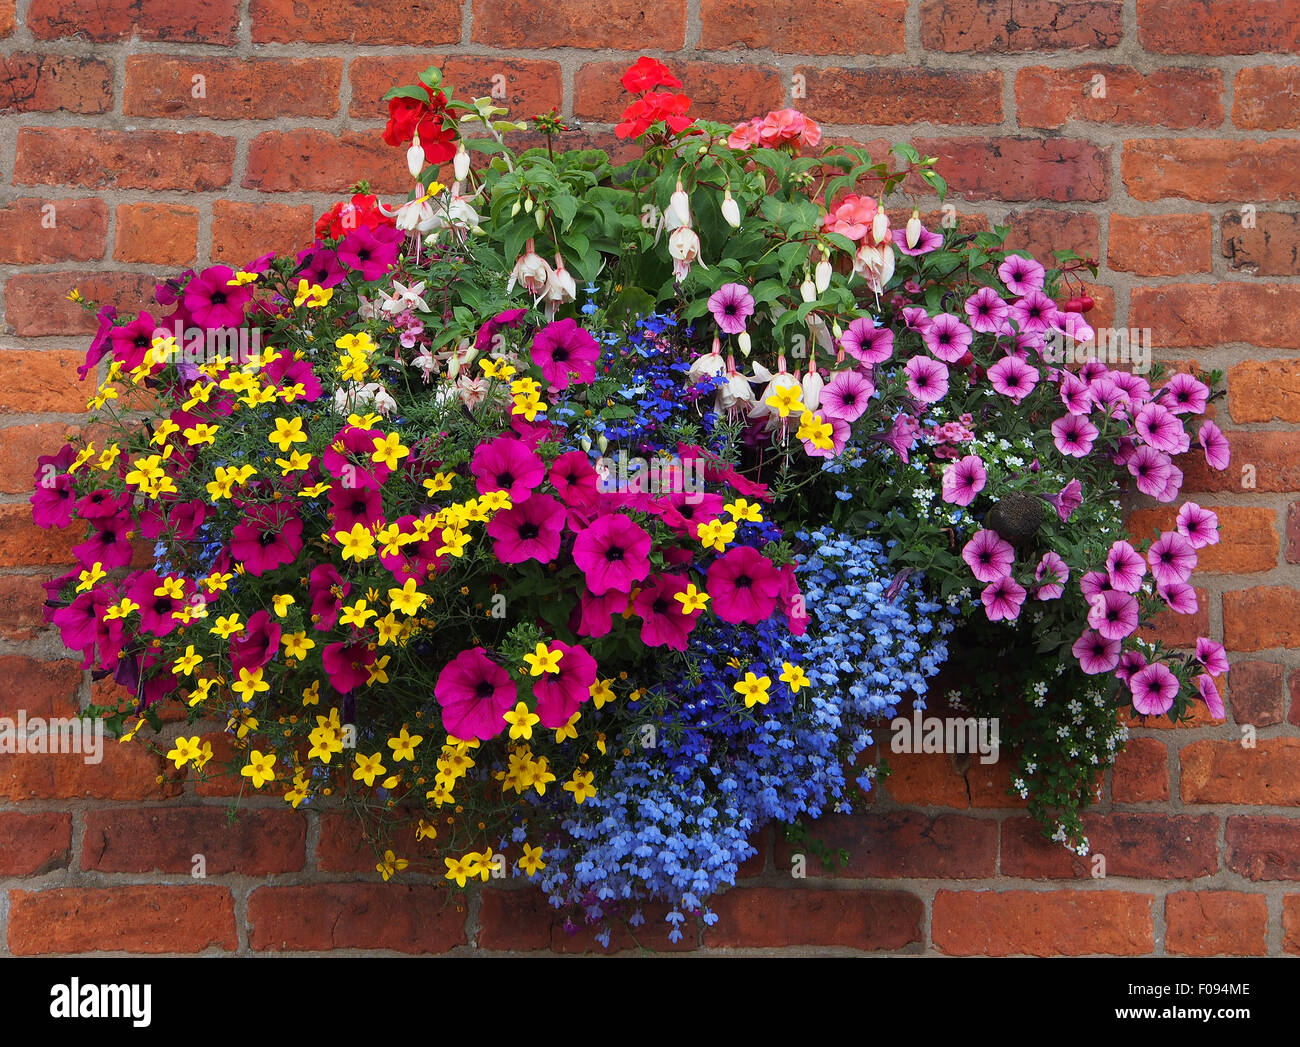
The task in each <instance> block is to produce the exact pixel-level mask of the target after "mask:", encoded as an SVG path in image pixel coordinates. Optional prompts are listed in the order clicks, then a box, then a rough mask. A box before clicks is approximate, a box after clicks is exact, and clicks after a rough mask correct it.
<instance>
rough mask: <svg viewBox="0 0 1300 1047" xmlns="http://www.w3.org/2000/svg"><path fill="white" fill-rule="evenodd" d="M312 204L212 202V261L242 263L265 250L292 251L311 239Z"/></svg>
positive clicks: (282, 252)
mask: <svg viewBox="0 0 1300 1047" xmlns="http://www.w3.org/2000/svg"><path fill="white" fill-rule="evenodd" d="M315 221H316V214H315V212H314V210H313V208H312V206H311V204H271V203H267V204H249V203H243V202H242V201H236V200H217V201H215V202H214V203H213V204H212V252H211V255H212V261H213V262H225V263H227V264H228V265H245V264H247V263H248V262H251V261H252V260H253V259H254V258H258V257H260V256H261V255H263V254H265V253H266V252H267V251H275V252H276V253H277V254H292V253H293V252H295V251H297V250H299V249H301V248H304V247H307V246H308V245H309V244H310V243H311V242H312V237H313V232H312V226H313V225H314V223H315Z"/></svg>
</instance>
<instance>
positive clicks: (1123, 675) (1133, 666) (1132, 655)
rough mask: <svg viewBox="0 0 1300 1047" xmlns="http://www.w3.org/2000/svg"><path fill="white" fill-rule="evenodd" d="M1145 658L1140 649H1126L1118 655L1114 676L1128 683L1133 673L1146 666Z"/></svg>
mask: <svg viewBox="0 0 1300 1047" xmlns="http://www.w3.org/2000/svg"><path fill="white" fill-rule="evenodd" d="M1146 664H1147V660H1146V659H1145V658H1144V657H1142V653H1141V652H1140V651H1135V650H1132V649H1130V650H1127V651H1125V652H1124V653H1123V654H1121V655H1120V656H1119V665H1117V666H1116V667H1115V678H1116V679H1118V680H1122V681H1123V682H1124V683H1128V682H1129V680H1131V679H1133V676H1134V674H1135V673H1137V672H1139V671H1140V670H1142V669H1145V668H1146Z"/></svg>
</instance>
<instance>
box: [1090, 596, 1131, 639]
mask: <svg viewBox="0 0 1300 1047" xmlns="http://www.w3.org/2000/svg"><path fill="white" fill-rule="evenodd" d="M1088 624H1089V625H1090V626H1092V628H1094V629H1096V630H1097V632H1099V633H1101V635H1102V636H1104V637H1106V639H1107V640H1122V639H1124V637H1126V636H1131V635H1132V634H1133V633H1134V632H1135V631H1136V630H1137V627H1138V602H1137V598H1136V597H1134V596H1131V595H1130V594H1128V593H1122V592H1120V591H1119V590H1118V589H1107V590H1106V591H1105V592H1103V593H1100V594H1098V595H1097V596H1096V597H1094V598H1093V600H1092V601H1091V604H1090V606H1089V609H1088Z"/></svg>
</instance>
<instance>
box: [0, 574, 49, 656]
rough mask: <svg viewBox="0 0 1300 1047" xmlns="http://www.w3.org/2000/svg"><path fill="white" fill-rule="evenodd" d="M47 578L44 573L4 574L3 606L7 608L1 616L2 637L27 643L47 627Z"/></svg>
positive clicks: (0, 583)
mask: <svg viewBox="0 0 1300 1047" xmlns="http://www.w3.org/2000/svg"><path fill="white" fill-rule="evenodd" d="M43 581H45V576H44V575H36V574H0V606H3V607H4V608H5V613H4V616H3V617H2V618H0V636H2V637H4V638H5V639H6V640H12V641H13V642H14V643H26V642H27V641H28V640H31V639H33V638H34V637H35V636H36V635H37V633H39V632H40V630H41V629H42V628H43V627H44V625H45V617H44V614H43V613H42V607H43V605H44V603H45V587H44V586H43V585H42V584H41V583H42V582H43Z"/></svg>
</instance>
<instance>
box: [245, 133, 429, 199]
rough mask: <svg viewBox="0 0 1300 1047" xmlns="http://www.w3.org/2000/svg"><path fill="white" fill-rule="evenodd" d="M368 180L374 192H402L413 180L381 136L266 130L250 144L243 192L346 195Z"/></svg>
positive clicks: (395, 150) (398, 153)
mask: <svg viewBox="0 0 1300 1047" xmlns="http://www.w3.org/2000/svg"><path fill="white" fill-rule="evenodd" d="M363 178H364V179H368V180H369V181H370V184H371V187H372V188H373V189H374V190H375V191H376V192H381V193H392V192H398V191H404V190H405V189H406V188H407V183H408V182H409V181H410V178H411V176H410V174H409V172H408V171H407V170H406V163H405V160H404V159H403V157H402V154H401V152H400V151H399V150H397V149H394V148H393V147H392V146H389V145H386V144H385V143H384V140H383V139H382V138H381V137H380V135H379V132H378V131H369V132H353V131H348V132H344V133H343V134H342V135H337V134H334V133H332V132H330V131H318V130H313V129H306V128H304V129H301V130H296V131H264V132H263V133H262V134H260V135H258V136H257V137H256V138H254V139H253V140H252V141H251V142H250V143H249V144H248V173H247V174H245V175H244V181H243V186H244V188H245V189H258V190H260V191H261V192H264V193H275V192H312V193H342V192H343V191H344V190H345V189H347V187H348V186H350V185H352V184H354V183H355V182H358V181H360V180H361V179H363Z"/></svg>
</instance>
